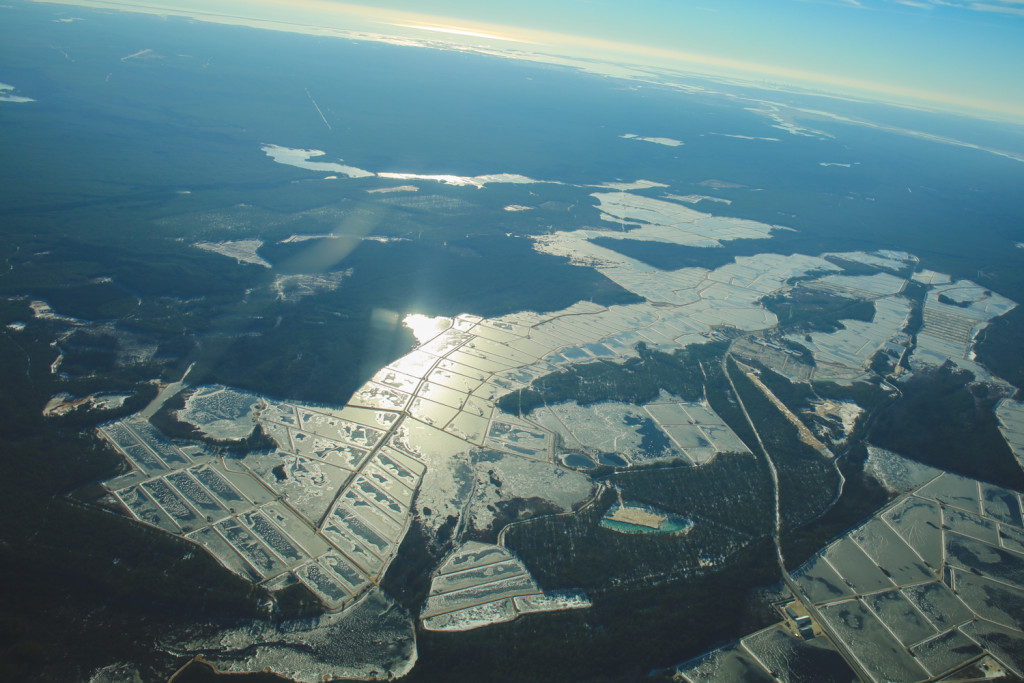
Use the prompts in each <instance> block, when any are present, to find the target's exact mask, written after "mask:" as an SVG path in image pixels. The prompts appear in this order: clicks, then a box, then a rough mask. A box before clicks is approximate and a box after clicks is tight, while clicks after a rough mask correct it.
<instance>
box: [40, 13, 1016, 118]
mask: <svg viewBox="0 0 1024 683" xmlns="http://www.w3.org/2000/svg"><path fill="white" fill-rule="evenodd" d="M44 1H45V0H44ZM49 1H56V2H59V3H61V4H72V5H87V6H107V7H119V8H122V9H136V10H141V11H150V12H156V13H163V14H185V15H190V16H196V17H197V18H203V19H207V20H215V21H227V22H229V23H252V22H253V21H256V22H274V23H272V24H268V23H262V24H259V25H264V26H266V27H268V28H277V29H283V30H299V31H304V32H316V29H317V28H323V29H332V30H336V31H354V32H357V33H362V34H364V35H369V34H373V35H382V36H383V35H391V36H400V37H403V38H405V39H414V40H429V41H432V42H434V43H438V42H441V43H450V44H454V45H457V46H474V47H480V48H483V49H486V50H487V51H491V52H499V53H503V54H507V55H509V56H518V57H524V58H543V57H541V56H546V57H550V56H552V55H557V56H564V57H569V58H574V59H586V60H605V61H609V62H617V63H631V64H638V65H643V66H651V67H656V68H668V69H676V70H681V71H689V72H694V73H698V74H705V75H711V76H724V77H730V78H739V79H743V80H749V81H753V82H759V83H770V84H774V85H784V86H797V87H802V88H807V89H811V90H817V91H824V92H829V93H836V94H842V95H854V96H861V97H868V98H871V99H878V100H882V101H886V102H893V103H897V104H910V105H915V106H924V107H926V108H935V109H940V110H947V111H956V112H959V113H967V114H972V115H981V116H985V117H988V118H999V119H1005V120H1011V121H1015V122H1017V123H1024V0H977V1H975V0H697V1H696V2H692V1H689V0H630V1H629V2H625V1H624V0H516V1H515V2H508V1H503V2H496V1H494V0H431V2H429V3H425V2H423V1H422V0H374V1H373V3H372V6H371V5H370V4H366V5H360V4H357V3H343V2H335V1H334V0H49Z"/></svg>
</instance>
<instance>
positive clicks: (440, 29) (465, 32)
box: [391, 24, 526, 43]
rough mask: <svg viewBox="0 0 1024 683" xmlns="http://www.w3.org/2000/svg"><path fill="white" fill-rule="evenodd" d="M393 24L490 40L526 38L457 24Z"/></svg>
mask: <svg viewBox="0 0 1024 683" xmlns="http://www.w3.org/2000/svg"><path fill="white" fill-rule="evenodd" d="M391 25H392V26H400V27H402V28H411V29H416V30H417V31H433V32H435V33H447V34H451V35H456V36H467V37H470V38H487V39H488V40H505V41H509V42H513V43H523V42H526V41H524V40H520V39H519V38H512V37H510V36H499V35H496V34H494V33H484V32H482V31H470V30H469V29H464V28H456V27H455V26H422V25H415V24H391Z"/></svg>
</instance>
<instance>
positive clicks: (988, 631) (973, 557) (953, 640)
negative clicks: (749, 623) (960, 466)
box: [680, 448, 1024, 681]
mask: <svg viewBox="0 0 1024 683" xmlns="http://www.w3.org/2000/svg"><path fill="white" fill-rule="evenodd" d="M867 470H868V472H869V473H870V474H872V476H875V477H877V478H879V479H880V480H881V481H882V482H883V483H885V484H886V485H887V486H888V487H889V488H890V489H892V490H894V491H902V492H903V493H902V494H901V495H900V496H899V497H898V498H897V499H896V500H895V501H894V502H893V503H891V504H890V505H888V506H886V508H884V509H882V510H880V511H879V512H878V513H876V514H875V515H873V516H872V517H871V518H869V519H868V520H867V521H866V522H865V523H863V524H861V525H859V526H858V527H857V528H855V529H853V530H852V531H850V532H848V533H847V534H845V535H843V536H842V537H840V538H839V539H837V540H836V541H834V542H833V543H831V544H830V545H829V546H828V547H826V548H825V549H823V550H822V551H821V552H819V553H818V554H816V555H815V556H814V557H813V558H811V559H810V560H809V561H808V562H807V563H805V564H804V565H803V566H801V567H800V568H799V569H797V570H796V571H794V572H793V574H792V578H793V580H794V581H795V583H796V585H797V586H798V587H799V590H800V592H801V594H802V595H801V596H799V598H800V600H801V601H804V602H805V604H811V605H813V606H814V610H815V611H816V612H817V615H816V616H815V615H814V614H813V613H812V616H813V618H814V622H813V623H814V627H815V632H816V633H820V632H822V631H823V632H824V633H825V634H827V638H834V639H837V640H838V641H840V644H841V646H842V647H843V648H844V649H845V650H846V651H847V652H848V653H849V654H850V656H852V658H853V660H854V661H855V662H856V664H857V666H858V667H860V670H861V671H862V672H864V674H866V675H867V677H868V678H869V679H870V680H873V681H926V680H933V679H935V678H939V677H941V676H944V675H947V674H949V673H950V672H952V671H954V670H956V669H958V668H959V667H961V666H964V665H965V664H967V663H969V662H971V661H974V660H977V659H978V658H979V657H981V656H983V655H985V656H989V657H991V658H992V659H993V664H994V665H995V666H996V667H997V668H1003V669H1005V670H1007V671H1009V672H1011V673H1012V674H1013V675H1015V676H1021V675H1022V674H1024V655H1022V654H1021V653H1022V652H1024V614H1022V612H1021V611H1020V609H1019V608H1018V607H1017V606H1018V605H1020V604H1024V521H1022V519H1024V517H1022V500H1021V497H1020V494H1018V493H1016V492H1014V491H1010V490H1008V489H1004V488H1000V487H998V486H993V485H991V484H986V483H981V482H978V481H976V480H972V479H966V478H964V477H959V476H956V475H952V474H949V473H945V472H942V471H940V470H935V469H933V468H928V467H924V466H921V465H917V464H916V463H913V462H910V461H907V460H905V459H903V458H901V457H900V456H898V455H896V454H894V453H890V452H888V451H883V450H881V449H874V448H872V449H871V452H870V456H869V460H868V468H867ZM819 629H820V630H819ZM827 638H826V637H823V636H821V635H818V636H816V637H814V638H812V639H811V640H810V641H803V640H794V636H793V635H792V634H791V632H790V631H789V630H787V628H786V627H785V626H784V625H778V626H775V627H772V628H770V629H767V630H765V631H761V632H758V633H757V634H754V635H752V636H749V637H747V638H744V639H742V641H741V644H742V647H740V646H735V647H733V648H731V649H726V650H722V651H718V652H717V653H712V655H711V656H708V657H705V658H704V659H701V660H697V661H695V662H691V663H687V664H685V665H683V666H682V667H680V672H681V673H682V675H683V676H684V677H685V678H686V679H687V680H691V681H697V680H706V681H727V680H736V678H735V675H736V674H737V672H738V671H740V669H737V668H736V667H741V666H744V665H746V664H748V663H750V662H753V663H754V665H755V667H756V669H757V670H756V671H755V672H750V671H747V670H745V669H744V670H743V676H749V678H746V680H757V679H758V677H760V676H762V675H765V676H766V675H767V672H768V671H773V672H775V674H776V675H779V672H780V671H782V672H784V673H783V674H782V676H783V678H781V679H780V680H791V679H790V678H788V677H790V676H792V675H794V672H798V671H802V670H804V667H811V666H814V665H815V663H816V662H818V663H820V657H821V654H820V653H818V654H813V653H811V654H808V653H807V652H806V646H808V645H811V644H815V643H818V644H820V645H825V646H826V647H829V646H828V645H827ZM794 643H799V644H800V645H801V648H803V650H804V651H801V650H800V649H798V648H794ZM783 663H784V664H785V665H784V666H783V665H782V664H783ZM852 673H853V672H852V671H851V672H850V674H851V675H852ZM792 680H811V679H800V678H797V679H792Z"/></svg>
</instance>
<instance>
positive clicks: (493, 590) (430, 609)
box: [420, 541, 590, 631]
mask: <svg viewBox="0 0 1024 683" xmlns="http://www.w3.org/2000/svg"><path fill="white" fill-rule="evenodd" d="M589 606H590V600H589V599H588V598H587V597H586V596H585V595H584V594H582V593H579V592H573V591H567V592H559V593H544V592H543V591H541V589H540V587H539V586H538V585H537V583H536V581H534V580H533V577H531V576H530V574H529V572H528V571H527V569H526V566H525V565H523V563H522V562H521V561H520V560H519V559H518V558H517V557H515V556H514V555H513V554H512V553H510V552H509V551H508V550H506V549H505V548H501V547H499V546H496V545H488V544H485V543H477V542H475V541H469V542H467V543H465V544H463V545H462V546H460V547H459V548H458V549H457V550H455V551H454V552H453V553H452V554H450V555H449V556H448V557H447V558H446V559H445V560H444V561H443V562H442V563H441V566H440V567H438V569H437V572H436V573H435V574H434V577H433V580H432V581H431V584H430V595H429V596H428V597H427V601H426V603H425V604H424V605H423V609H422V611H421V613H420V618H421V619H422V621H423V627H424V628H426V629H427V630H429V631H468V630H470V629H474V628H479V627H481V626H486V625H488V624H496V623H499V622H502V621H510V620H512V619H515V618H516V617H517V616H519V615H520V614H527V613H530V612H549V611H552V610H559V609H580V608H584V607H589Z"/></svg>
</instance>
